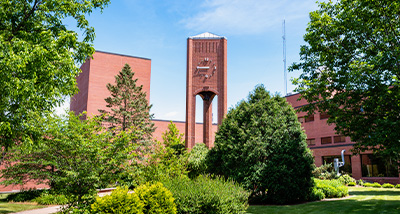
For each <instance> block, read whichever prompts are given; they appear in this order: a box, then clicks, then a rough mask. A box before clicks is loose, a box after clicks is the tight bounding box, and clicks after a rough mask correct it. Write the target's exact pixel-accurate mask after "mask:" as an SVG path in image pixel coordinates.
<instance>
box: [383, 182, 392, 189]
mask: <svg viewBox="0 0 400 214" xmlns="http://www.w3.org/2000/svg"><path fill="white" fill-rule="evenodd" d="M382 188H394V185H393V184H388V183H384V184H383V185H382Z"/></svg>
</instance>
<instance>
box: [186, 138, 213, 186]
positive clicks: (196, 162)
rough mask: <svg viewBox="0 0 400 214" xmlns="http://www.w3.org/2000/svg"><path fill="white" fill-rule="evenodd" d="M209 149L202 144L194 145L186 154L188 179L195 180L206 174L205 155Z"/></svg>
mask: <svg viewBox="0 0 400 214" xmlns="http://www.w3.org/2000/svg"><path fill="white" fill-rule="evenodd" d="M208 152H209V149H208V148H207V146H206V145H205V144H204V143H196V145H194V147H193V148H192V150H191V151H190V153H189V154H188V170H189V177H190V178H195V177H197V176H199V175H200V174H203V173H206V172H207V168H208V167H207V162H206V159H207V154H208Z"/></svg>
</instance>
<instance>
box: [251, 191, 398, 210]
mask: <svg viewBox="0 0 400 214" xmlns="http://www.w3.org/2000/svg"><path fill="white" fill-rule="evenodd" d="M351 195H352V197H350V198H346V199H339V200H334V201H316V202H310V203H305V204H298V205H285V206H250V207H249V209H248V210H247V213H252V214H261V213H277V214H292V213H293V214H294V213H296V214H306V213H307V214H314V213H315V214H317V213H318V214H338V213H352V214H377V213H400V192H399V191H391V190H383V191H379V190H368V189H367V190H365V191H364V190H357V191H352V192H351Z"/></svg>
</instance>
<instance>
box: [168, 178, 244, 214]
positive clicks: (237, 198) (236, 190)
mask: <svg viewBox="0 0 400 214" xmlns="http://www.w3.org/2000/svg"><path fill="white" fill-rule="evenodd" d="M163 183H164V185H165V186H166V187H167V188H168V189H169V190H170V191H171V192H172V194H173V196H174V198H175V203H176V205H177V209H178V213H181V214H184V213H193V214H201V213H215V214H217V213H221V214H229V213H243V212H245V211H246V209H247V207H248V202H247V201H248V197H249V195H250V193H249V192H247V191H246V190H244V189H243V188H242V187H241V186H240V185H238V184H237V183H235V182H233V181H225V179H223V178H221V177H216V178H214V179H212V178H210V177H209V176H205V175H200V176H199V177H197V178H195V179H193V180H190V179H188V178H185V177H175V178H172V179H168V180H165V181H163Z"/></svg>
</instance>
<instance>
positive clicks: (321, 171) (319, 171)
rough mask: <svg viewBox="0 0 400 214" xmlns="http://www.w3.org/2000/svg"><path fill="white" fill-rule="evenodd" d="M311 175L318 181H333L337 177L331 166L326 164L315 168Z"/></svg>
mask: <svg viewBox="0 0 400 214" xmlns="http://www.w3.org/2000/svg"><path fill="white" fill-rule="evenodd" d="M312 174H313V176H314V178H318V179H322V180H325V179H328V180H330V179H335V178H336V177H337V175H336V172H335V170H333V164H332V163H328V164H323V165H321V166H319V167H316V168H315V169H314V170H313V171H312Z"/></svg>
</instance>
